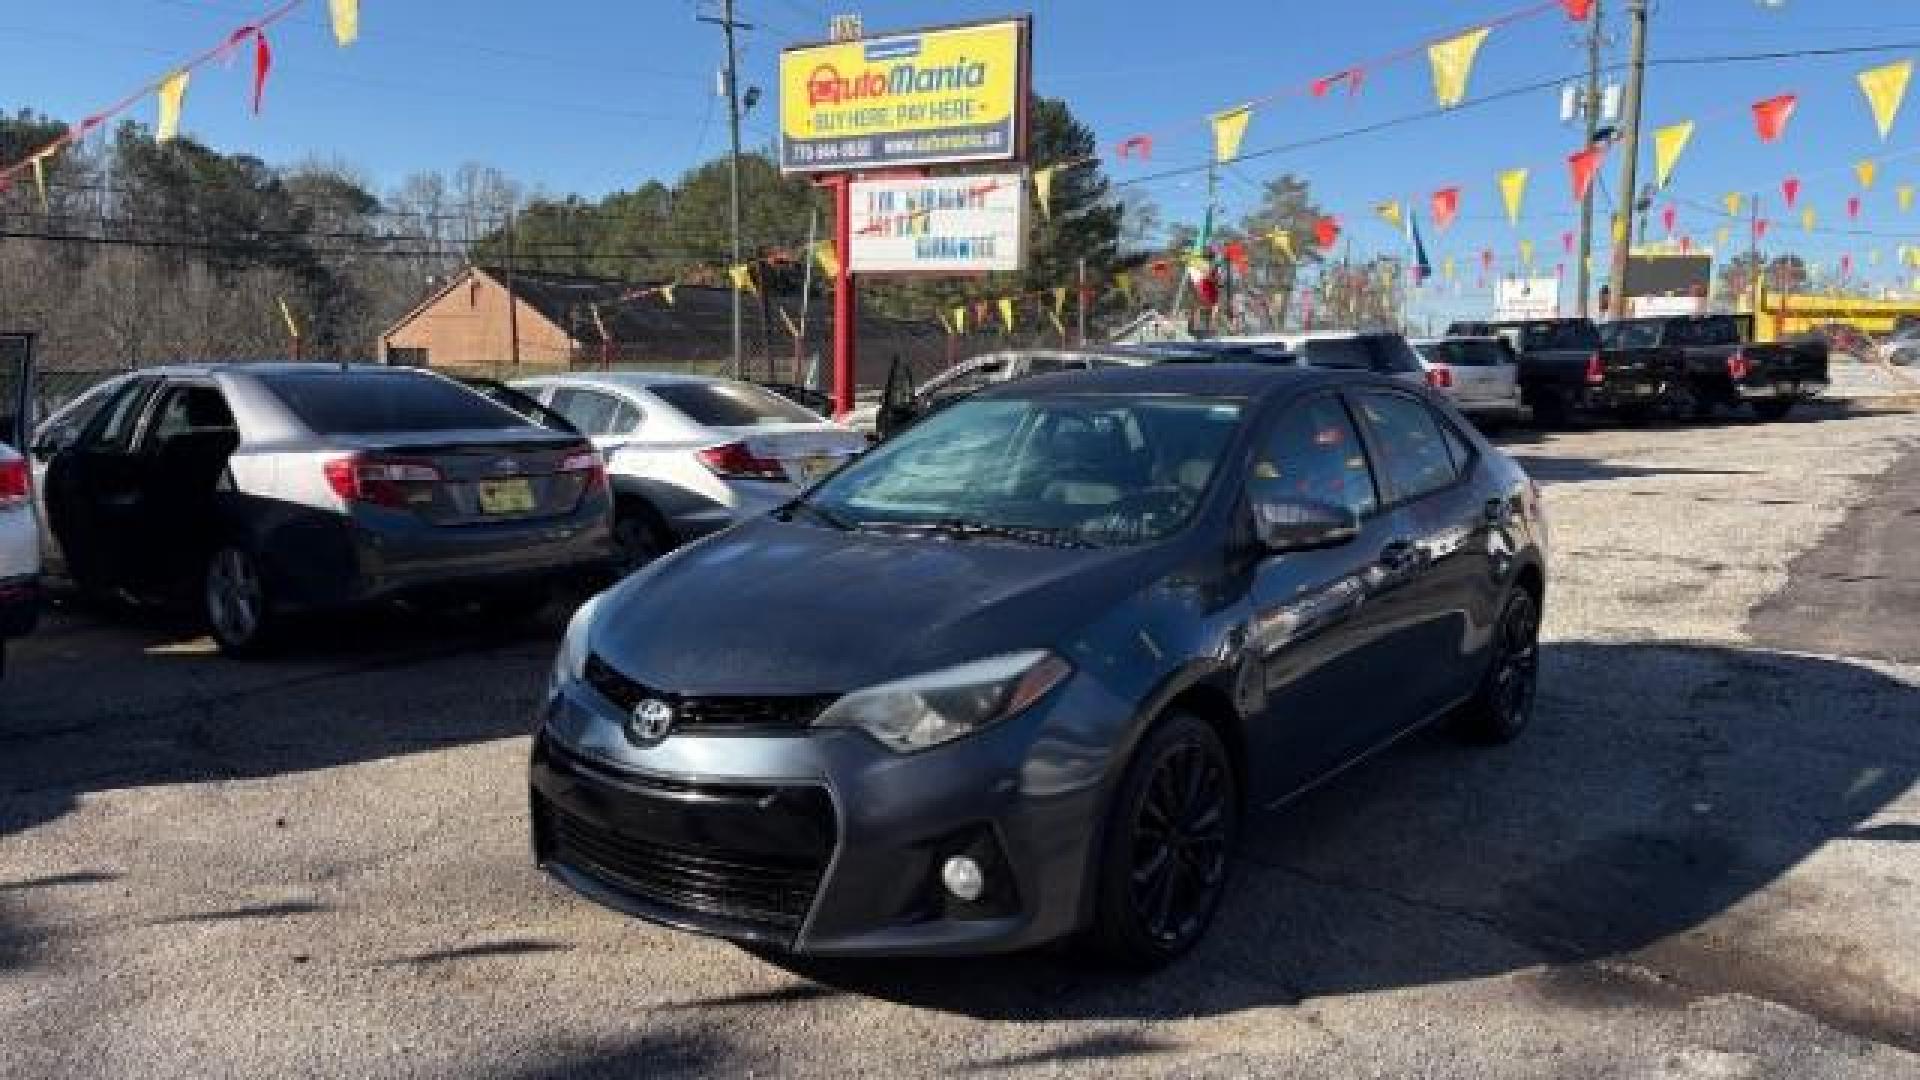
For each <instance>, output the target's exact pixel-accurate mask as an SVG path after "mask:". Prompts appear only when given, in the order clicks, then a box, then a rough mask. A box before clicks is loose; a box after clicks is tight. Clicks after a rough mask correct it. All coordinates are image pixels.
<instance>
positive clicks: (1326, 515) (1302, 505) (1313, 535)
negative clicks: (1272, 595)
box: [1253, 496, 1360, 555]
mask: <svg viewBox="0 0 1920 1080" xmlns="http://www.w3.org/2000/svg"><path fill="white" fill-rule="evenodd" d="M1253 529H1254V535H1255V536H1257V537H1258V538H1259V540H1260V546H1261V547H1263V548H1265V549H1266V550H1267V551H1268V552H1269V553H1271V554H1275V555H1277V554H1280V553H1282V552H1288V551H1318V550H1320V549H1322V548H1332V547H1339V546H1340V545H1342V544H1345V543H1348V542H1349V541H1351V540H1353V538H1354V537H1356V536H1359V535H1360V517H1359V515H1357V514H1355V513H1354V512H1353V511H1352V510H1349V509H1347V508H1346V507H1344V506H1335V505H1333V504H1332V503H1324V502H1307V501H1301V500H1297V499H1275V498H1263V497H1259V496H1256V497H1255V498H1254V500H1253Z"/></svg>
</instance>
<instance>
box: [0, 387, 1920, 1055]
mask: <svg viewBox="0 0 1920 1080" xmlns="http://www.w3.org/2000/svg"><path fill="white" fill-rule="evenodd" d="M1507 442H1508V443H1509V449H1510V450H1511V451H1512V452H1513V453H1515V454H1516V455H1518V456H1519V457H1521V458H1522V459H1523V460H1524V461H1525V462H1526V464H1527V465H1528V467H1529V468H1530V469H1531V470H1532V471H1533V472H1534V474H1535V475H1536V476H1537V477H1538V479H1540V481H1541V482H1542V483H1543V484H1544V485H1546V487H1547V491H1548V494H1547V500H1548V506H1549V510H1550V512H1551V514H1552V518H1553V527H1554V544H1555V559H1556V564H1555V568H1554V569H1555V576H1554V578H1553V581H1552V585H1551V592H1550V596H1549V601H1548V615H1549V618H1548V625H1547V638H1548V643H1547V660H1546V671H1545V677H1544V682H1543V700H1542V707H1541V711H1540V715H1539V717H1538V720H1537V721H1536V725H1535V727H1534V729H1533V730H1531V731H1530V732H1529V733H1528V734H1527V735H1526V737H1525V738H1523V739H1522V740H1521V741H1520V742H1518V743H1517V744H1515V745H1513V746H1510V747H1506V748H1502V749H1498V750H1493V751H1483V750H1473V749H1468V748H1465V747H1461V746H1459V745H1457V744H1455V743H1453V742H1451V741H1449V740H1448V739H1446V738H1445V737H1443V736H1441V735H1437V734H1436V735H1432V736H1422V737H1419V738H1416V739H1413V740H1410V741H1408V742H1407V743H1405V744H1403V745H1402V746H1401V747H1399V748H1397V749H1396V750H1394V751H1393V752H1391V753H1389V754H1386V755H1384V756H1382V757H1380V758H1378V759H1376V760H1374V761H1372V762H1370V763H1368V764H1366V765H1364V766H1362V767H1360V768H1358V769H1356V770H1354V771H1353V772H1351V773H1349V774H1348V775H1347V776H1345V777H1343V778H1341V779H1340V780H1338V781H1337V782H1335V783H1334V784H1332V785H1331V786H1329V787H1327V788H1325V789H1323V790H1321V791H1320V792H1318V793H1316V794H1314V795H1312V796H1310V797H1309V798H1308V799H1306V800H1305V801H1303V802H1302V803H1300V804H1298V805H1296V806H1294V807H1292V808H1290V809H1289V810H1287V811H1286V812H1284V813H1280V814H1276V815H1268V816H1265V817H1262V818H1260V819H1257V820H1256V821H1254V822H1252V823H1251V826H1252V827H1250V828H1249V829H1248V830H1247V832H1248V835H1249V840H1248V842H1247V845H1246V849H1245V851H1244V859H1243V861H1242V863H1241V872H1240V876H1239V878H1238V880H1237V882H1236V885H1235V889H1234V892H1233V894H1232V897H1231V899H1230V900H1229V902H1228V906H1227V908H1226V910H1225V911H1224V912H1223V913H1222V917H1221V919H1220V921H1219V922H1217V923H1216V925H1215V926H1214V929H1213V931H1212V934H1211V936H1210V937H1209V938H1208V940H1207V941H1206V942H1205V943H1204V944H1203V945H1202V946H1201V947H1200V949H1199V950H1198V951H1197V953H1196V954H1195V955H1193V956H1191V957H1190V958H1188V959H1187V960H1185V961H1183V962H1182V963H1180V964H1178V965H1177V966H1175V967H1174V968H1172V969H1170V970H1168V971H1167V972H1164V973H1162V974H1161V975H1159V976H1156V977H1153V978H1147V979H1140V978H1133V977H1122V976H1116V975H1114V974H1111V973H1105V972H1099V971H1089V970H1086V969H1083V968H1080V967H1077V966H1075V965H1074V964H1073V963H1072V962H1071V961H1070V960H1069V959H1067V958H1063V957H1059V956H1053V955H1043V956H1028V957H1013V958H1003V959H995V960H983V961H965V962H951V961H944V962H917V963H861V964H844V963H839V964H796V963H792V962H784V961H775V960H770V959H767V958H763V957H760V956H756V955H754V954H752V953H749V952H746V951H743V950H741V949H738V948H735V947H733V946H731V945H727V944H724V943H720V942H715V941H709V940H704V939H700V938H695V937H689V936H686V935H683V934H678V933H674V932H669V931H665V930H658V929H654V928H651V927H648V926H645V925H643V924H640V923H636V922H633V921H630V920H627V919H625V918H622V917H620V916H617V915H613V914H611V913H608V912H606V911H603V910H601V909H599V908H597V907H594V906H591V905H589V904H587V903H585V902H583V901H580V900H578V899H576V898H574V897H573V896H571V895H569V894H567V893H565V892H563V891H562V890H560V889H559V888H558V887H557V886H554V885H552V884H550V883H548V882H547V881H546V880H545V879H544V878H543V877H542V876H541V875H539V874H538V873H537V872H536V871H535V870H534V869H533V868H532V867H531V866H530V865H529V861H528V851H527V839H526V827H525V776H524V774H525V755H526V748H527V741H526V739H525V737H524V736H525V732H526V729H527V726H528V723H529V717H530V716H531V713H532V708H533V705H534V702H535V700H536V698H537V696H538V694H539V690H540V687H541V684H542V681H543V680H544V678H545V675H546V667H547V663H548V660H549V659H550V656H551V653H552V650H553V647H554V639H555V636H556V635H557V632H558V626H557V624H555V625H551V626H548V627H546V628H544V630H543V631H541V632H538V633H533V634H519V635H506V634H502V633H498V632H488V631H486V630H481V629H475V628H473V627H471V626H466V625H463V624H461V623H460V622H458V621H456V620H452V619H439V620H428V619H417V620H415V619H399V618H381V619H371V620H361V621H357V622H353V623H345V624H335V625H330V626H326V627H320V628H316V629H315V630H314V631H312V632H311V633H310V634H309V635H307V640H305V641H303V642H302V643H301V645H300V647H299V648H298V650H297V651H296V652H295V654H294V656H295V657H296V658H294V659H289V660H286V661H282V662H274V663H267V664H258V665H241V664H235V663H231V662H228V661H225V660H222V659H219V658H217V657H216V656H214V655H213V651H212V648H211V646H210V644H209V643H207V642H206V641H204V640H200V639H196V638H194V637H193V636H191V635H187V634H183V633H182V632H180V631H179V630H177V629H176V628H173V627H170V626H169V625H167V624H166V623H165V622H163V621H154V620H146V621H141V620H133V619H126V618H121V619H114V620H103V619H101V618H99V617H97V616H89V615H84V614H78V613H73V612H69V611H63V612H62V613H60V614H58V615H57V616H56V617H55V618H54V619H53V620H52V622H51V624H50V625H48V626H46V627H44V628H43V632H42V633H40V634H39V635H37V636H36V637H34V638H32V639H30V640H28V641H26V642H24V643H21V644H20V645H19V646H18V648H17V652H16V653H15V654H14V655H13V656H12V658H11V663H10V665H9V666H10V669H11V670H10V672H9V675H8V681H7V683H6V684H5V685H4V688H0V709H4V713H0V1032H4V1035H0V1075H4V1076H8V1077H12V1076H21V1077H30V1076H32V1077H37V1076H183V1077H184V1076H193V1077H204V1076H250V1077H251V1076H278V1075H334V1076H339V1075H344V1076H375V1075H379V1076H392V1075H417V1076H430V1077H546V1076H572V1075H609V1076H616V1075H617V1076H637V1075H646V1076H663V1075H675V1074H682V1073H720V1074H726V1075H748V1074H768V1073H772V1074H783V1075H784V1074H806V1075H826V1074H831V1075H836V1076H842V1075H848V1074H856V1075H877V1076H909V1075H920V1074H928V1073H947V1074H964V1073H975V1072H1003V1071H1005V1072H1031V1073H1035V1074H1051V1073H1068V1072H1075V1073H1078V1072H1083V1071H1084V1072H1125V1073H1149V1074H1163V1073H1174V1074H1179V1075H1247V1074H1259V1075H1263V1076H1295V1075H1297V1076H1323V1075H1375V1076H1396V1077H1398V1076H1411V1075H1423V1076H1459V1077H1504V1076H1515V1077H1519V1076H1540V1075H1577V1076H1622V1077H1628V1076H1631V1077H1639V1076H1661V1077H1667V1076H1677V1077H1686V1076H1699V1077H1741V1076H1775V1075H1793V1076H1835V1077H1882V1076H1885V1077H1891V1076H1920V935H1917V934H1916V932H1915V928H1916V927H1920V787H1916V779H1920V619H1917V618H1916V617H1915V613H1916V612H1920V517H1917V516H1916V515H1920V417H1916V416H1915V415H1913V414H1911V413H1906V412H1899V411H1894V410H1892V409H1888V410H1886V411H1853V410H1849V409H1847V408H1846V407H1844V406H1842V405H1837V404H1827V405H1822V406H1820V407H1818V408H1816V409H1814V410H1810V411H1809V412H1808V413H1807V414H1806V418H1805V419H1799V420H1796V421H1793V422H1788V423H1783V424H1776V425H1752V424H1724V425H1708V426H1702V427H1679V428H1674V427H1660V428H1651V429H1642V430H1594V431H1576V432H1564V433H1554V434H1547V435H1539V436H1533V435H1528V434H1524V433H1521V434H1516V435H1515V436H1514V437H1512V438H1510V439H1508V440H1507Z"/></svg>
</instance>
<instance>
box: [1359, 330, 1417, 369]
mask: <svg viewBox="0 0 1920 1080" xmlns="http://www.w3.org/2000/svg"><path fill="white" fill-rule="evenodd" d="M1366 342H1367V351H1368V352H1369V353H1370V354H1371V356H1372V358H1373V364H1372V369H1373V370H1374V371H1378V372H1380V373H1381V374H1392V373H1393V372H1406V371H1419V370H1420V358H1419V357H1418V356H1415V355H1414V352H1413V347H1412V346H1410V345H1408V344H1407V339H1406V338H1403V337H1401V336H1400V335H1398V334H1383V335H1381V336H1379V337H1371V338H1367V339H1366Z"/></svg>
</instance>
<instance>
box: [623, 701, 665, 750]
mask: <svg viewBox="0 0 1920 1080" xmlns="http://www.w3.org/2000/svg"><path fill="white" fill-rule="evenodd" d="M672 731H673V706H671V705H669V704H667V703H666V702H664V701H661V700H660V699H659V698H647V699H645V700H643V701H641V702H640V704H638V705H635V706H634V707H633V715H632V716H630V717H629V718H628V720H627V735H628V736H629V737H630V738H632V739H633V741H634V742H639V743H657V742H659V741H660V740H662V739H664V738H666V737H667V735H668V734H670V733H671V732H672Z"/></svg>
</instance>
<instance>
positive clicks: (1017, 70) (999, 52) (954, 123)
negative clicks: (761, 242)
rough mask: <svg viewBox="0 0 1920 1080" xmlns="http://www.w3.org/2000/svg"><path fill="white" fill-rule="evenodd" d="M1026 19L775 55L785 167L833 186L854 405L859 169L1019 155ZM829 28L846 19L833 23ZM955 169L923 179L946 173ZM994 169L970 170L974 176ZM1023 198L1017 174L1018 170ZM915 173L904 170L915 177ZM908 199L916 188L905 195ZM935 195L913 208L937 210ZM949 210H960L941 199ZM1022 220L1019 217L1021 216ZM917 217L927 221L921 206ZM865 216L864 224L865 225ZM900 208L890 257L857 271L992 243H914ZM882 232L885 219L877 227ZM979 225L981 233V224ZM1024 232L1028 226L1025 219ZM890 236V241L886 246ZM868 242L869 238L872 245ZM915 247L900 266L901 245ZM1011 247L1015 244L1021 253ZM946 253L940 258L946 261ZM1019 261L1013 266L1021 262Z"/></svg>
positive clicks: (846, 363)
mask: <svg viewBox="0 0 1920 1080" xmlns="http://www.w3.org/2000/svg"><path fill="white" fill-rule="evenodd" d="M1029 27H1030V24H1029V22H1028V20H1027V19H1025V18H1017V19H1003V20H999V21H995V22H984V23H971V24H964V25H957V26H942V27H933V28H929V29H924V30H913V31H907V32H903V33H898V34H887V35H882V36H878V37H869V38H859V39H854V40H835V41H831V42H826V43H822V44H814V45H800V46H795V47H793V48H790V49H785V50H783V51H782V52H781V54H780V169H781V171H782V172H786V173H816V174H825V175H824V176H822V179H821V185H822V186H823V187H826V188H828V189H829V190H831V191H832V192H833V202H834V233H833V235H834V240H835V247H836V249H837V250H836V255H837V256H838V263H839V267H838V273H837V274H836V275H835V282H834V298H833V316H834V317H833V323H834V326H833V403H834V410H835V412H836V413H844V412H846V411H848V410H850V409H851V408H852V407H853V394H854V385H853V383H854V318H855V310H856V308H857V298H856V296H855V295H854V289H855V279H856V277H857V276H858V275H857V274H856V266H855V264H856V261H857V260H856V257H855V246H854V245H855V243H856V237H855V235H854V228H853V221H852V219H853V214H854V212H855V202H856V198H857V196H856V194H855V192H854V190H853V189H854V186H855V184H856V181H857V175H858V174H860V173H863V172H870V171H883V170H899V169H902V168H904V167H912V166H920V165H951V164H960V163H968V162H1015V161H1020V160H1022V159H1023V158H1024V157H1025V156H1026V139H1027V106H1028V87H1029V73H1028V63H1029V47H1030V46H1029V38H1030V34H1029ZM835 29H836V34H835V36H836V38H838V37H839V36H840V32H841V31H842V30H848V29H852V27H851V26H842V25H838V24H837V25H836V28H835ZM957 179H962V178H952V177H949V178H945V179H944V180H942V181H918V182H920V183H946V184H951V183H953V182H954V181H955V180H957ZM988 179H989V178H975V181H974V183H975V184H976V186H977V185H980V184H985V183H987V182H988ZM1014 180H1015V194H1016V197H1017V198H1018V200H1019V204H1020V206H1021V207H1022V208H1024V204H1025V190H1026V188H1025V181H1024V177H1017V176H1016V177H1014ZM913 182H916V181H907V182H906V183H913ZM908 198H909V199H910V200H911V199H912V196H908ZM941 206H942V203H941V202H940V201H938V200H936V201H934V202H933V203H931V204H929V205H927V206H924V207H922V206H918V205H916V206H915V207H913V208H911V209H910V210H909V214H911V213H913V212H915V211H917V210H935V211H938V210H939V209H940V207H941ZM947 209H956V207H952V206H948V207H947ZM1022 220H1024V218H1022ZM918 221H919V225H920V227H922V228H923V229H931V228H932V224H931V221H932V219H931V218H930V217H929V216H928V215H927V214H925V213H922V214H920V217H919V219H918ZM867 227H871V223H869V226H863V228H867ZM908 228H909V226H908V225H906V224H903V223H902V222H901V221H900V220H898V219H896V220H895V221H894V223H893V226H892V228H891V232H892V234H893V235H892V239H894V240H903V241H905V243H904V244H894V245H892V251H893V255H892V261H891V262H888V261H885V260H882V261H881V262H879V263H877V264H874V265H872V266H871V268H862V269H861V270H860V272H861V273H867V272H873V273H900V272H907V273H913V272H929V271H931V272H934V273H965V272H979V271H978V270H976V269H971V268H965V269H963V267H964V266H965V264H966V263H967V262H968V259H966V258H951V259H946V260H942V259H940V258H939V257H938V256H939V254H940V253H942V252H946V253H962V254H966V255H969V256H970V255H971V254H972V253H973V252H975V251H976V250H978V249H980V248H982V247H986V246H991V247H995V248H996V249H997V248H998V247H999V246H1000V245H999V244H998V243H993V244H973V243H968V242H965V238H964V237H963V238H962V242H960V243H957V244H956V243H952V242H941V243H924V244H923V243H919V242H918V241H917V240H916V238H915V237H914V236H913V234H912V233H910V232H909V231H908ZM888 231H889V226H888V225H887V224H886V223H885V222H883V223H882V224H881V228H880V230H879V232H880V233H886V232H888ZM981 235H983V236H984V234H981ZM1021 238H1022V240H1024V229H1023V230H1022V236H1021ZM883 246H885V245H883ZM873 247H874V245H867V250H869V251H870V250H872V249H873ZM903 251H905V252H908V253H910V257H907V258H905V259H904V263H905V265H902V261H903V260H902V252H903ZM1016 258H1017V252H1016ZM943 261H944V263H945V265H941V263H942V262H943ZM1017 267H1018V264H1017V263H1016V264H1015V266H1014V267H1013V268H1015V269H1017Z"/></svg>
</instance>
